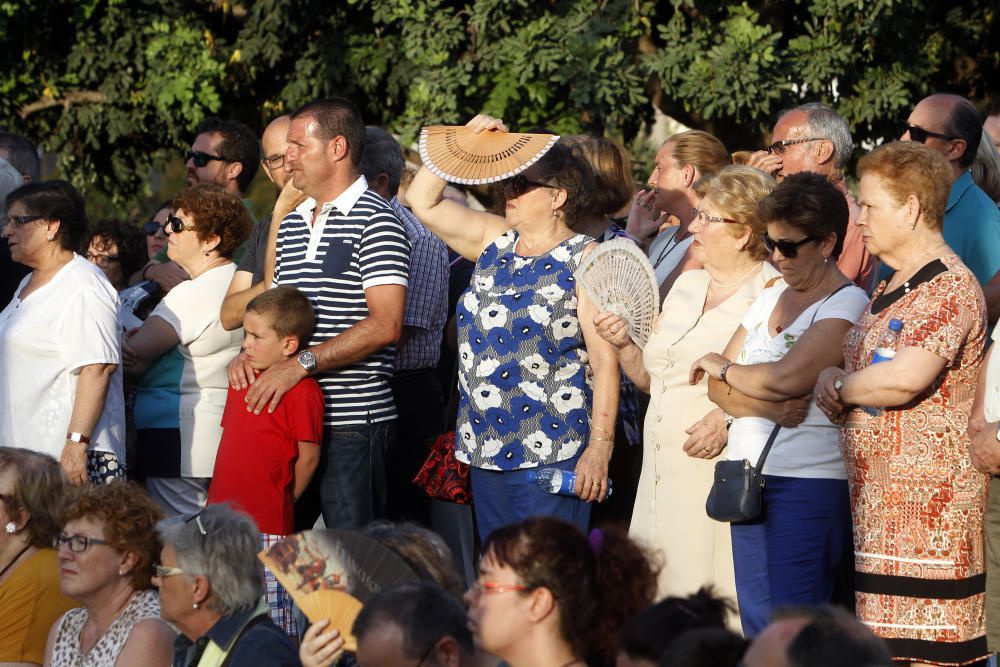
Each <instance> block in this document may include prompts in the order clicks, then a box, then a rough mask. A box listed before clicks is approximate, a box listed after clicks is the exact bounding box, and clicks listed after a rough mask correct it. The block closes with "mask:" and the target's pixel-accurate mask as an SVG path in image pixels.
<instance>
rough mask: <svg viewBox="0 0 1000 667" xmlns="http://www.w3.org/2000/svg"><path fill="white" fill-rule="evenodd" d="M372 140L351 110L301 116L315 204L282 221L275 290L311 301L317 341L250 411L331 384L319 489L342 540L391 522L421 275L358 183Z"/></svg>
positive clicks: (392, 222) (304, 161) (402, 235)
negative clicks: (413, 273) (410, 325)
mask: <svg viewBox="0 0 1000 667" xmlns="http://www.w3.org/2000/svg"><path fill="white" fill-rule="evenodd" d="M364 138H365V126H364V123H363V121H362V120H361V114H360V112H359V111H358V109H357V108H356V107H355V106H354V104H353V103H352V102H350V101H349V100H346V99H342V98H330V99H325V100H319V101H316V102H310V103H309V104H306V105H305V106H303V107H301V108H300V109H299V110H298V111H296V112H295V113H294V114H292V121H291V125H290V126H289V130H288V144H289V145H288V150H287V152H286V153H285V169H286V171H287V172H288V173H289V174H290V176H291V179H292V184H293V185H294V186H295V187H296V188H298V189H299V190H301V191H302V192H304V193H305V194H306V196H307V199H306V200H305V201H304V202H303V203H302V204H300V205H299V206H298V207H296V208H295V209H294V210H293V211H292V212H291V213H289V214H288V215H286V216H285V217H284V219H282V221H281V226H280V228H279V231H278V239H277V247H276V255H275V260H276V263H275V271H274V283H275V284H276V285H290V286H292V287H296V288H298V289H299V290H300V291H302V292H304V293H305V295H306V296H307V297H308V298H309V301H310V302H311V303H312V306H313V309H314V310H315V311H316V333H315V334H314V335H313V338H312V340H311V341H310V347H309V348H308V349H307V350H305V351H303V352H302V353H301V354H299V355H298V357H297V358H292V359H289V360H288V361H286V362H282V363H279V364H275V365H274V366H272V367H271V368H270V369H268V370H267V371H265V372H264V373H263V374H261V375H260V377H258V378H257V380H256V381H255V382H254V383H253V386H252V387H251V388H250V390H249V391H248V392H247V406H248V409H251V410H253V411H254V412H257V413H258V414H259V413H260V411H262V410H264V409H268V410H273V409H274V408H275V407H276V406H277V404H278V402H279V401H280V400H281V397H282V396H283V395H284V393H285V392H287V391H289V390H290V389H291V388H292V387H294V386H295V384H296V383H297V382H298V381H299V380H300V379H302V378H304V377H306V376H307V375H312V376H314V377H315V378H316V380H317V381H318V382H319V385H320V388H321V389H322V390H323V397H324V399H325V402H326V414H325V416H324V443H323V449H324V451H323V460H322V461H321V463H320V469H319V470H318V471H317V475H316V477H317V478H318V479H319V490H320V500H321V505H322V511H323V519H324V521H325V522H326V525H327V526H328V527H330V528H341V529H351V528H358V527H361V526H364V525H365V524H367V523H369V522H370V521H372V520H373V519H376V518H379V517H380V516H382V514H383V511H384V505H385V497H386V482H385V459H384V454H385V451H386V450H387V449H388V447H389V445H390V443H391V442H392V440H393V439H394V438H395V430H396V406H395V404H394V402H393V398H392V390H391V389H390V387H389V378H390V377H391V376H392V368H393V358H394V354H395V351H394V344H395V342H396V340H397V339H398V338H399V336H400V333H401V331H402V326H403V310H404V304H405V302H406V286H407V281H408V276H409V267H410V244H409V241H408V240H407V237H406V232H405V230H404V228H403V225H402V223H400V221H399V218H397V217H396V214H395V213H394V212H393V210H392V208H391V207H390V206H389V203H388V202H387V201H386V200H385V199H383V198H382V197H380V196H378V195H377V194H376V193H374V192H373V191H371V190H369V189H368V183H367V182H366V181H365V178H364V177H363V176H360V175H359V173H358V163H359V162H360V160H361V152H362V150H363V148H364Z"/></svg>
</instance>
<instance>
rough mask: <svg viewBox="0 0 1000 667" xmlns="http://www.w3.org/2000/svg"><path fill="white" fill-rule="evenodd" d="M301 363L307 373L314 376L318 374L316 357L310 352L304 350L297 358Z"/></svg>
mask: <svg viewBox="0 0 1000 667" xmlns="http://www.w3.org/2000/svg"><path fill="white" fill-rule="evenodd" d="M296 358H297V359H298V361H299V365H300V366H302V368H304V369H305V371H306V373H308V374H309V375H312V374H313V373H315V372H316V355H315V354H313V353H312V352H311V351H309V350H303V351H302V352H300V353H299V356H298V357H296Z"/></svg>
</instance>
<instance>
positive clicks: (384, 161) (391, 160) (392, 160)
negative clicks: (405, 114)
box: [358, 125, 405, 199]
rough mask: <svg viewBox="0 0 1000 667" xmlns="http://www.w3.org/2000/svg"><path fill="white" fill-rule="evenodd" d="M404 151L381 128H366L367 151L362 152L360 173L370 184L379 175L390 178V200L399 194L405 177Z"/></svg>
mask: <svg viewBox="0 0 1000 667" xmlns="http://www.w3.org/2000/svg"><path fill="white" fill-rule="evenodd" d="M404 166H405V165H404V163H403V149H402V147H401V146H400V145H399V142H398V141H396V139H395V138H394V137H393V136H392V135H391V134H389V133H388V132H386V131H385V130H383V129H382V128H381V127H375V126H373V125H368V126H367V127H365V149H364V150H363V151H361V162H359V163H358V171H359V172H361V174H362V175H363V176H364V177H365V179H366V180H367V181H368V182H369V183H370V182H372V181H374V180H375V179H376V178H377V177H378V175H379V174H386V175H387V176H388V177H389V198H390V199H391V198H393V197H395V196H396V193H397V192H399V181H400V179H402V177H403V167H404Z"/></svg>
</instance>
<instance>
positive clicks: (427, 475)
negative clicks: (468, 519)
mask: <svg viewBox="0 0 1000 667" xmlns="http://www.w3.org/2000/svg"><path fill="white" fill-rule="evenodd" d="M413 483H414V484H416V485H417V486H419V487H420V488H421V489H423V490H424V493H426V494H427V495H428V496H430V497H431V498H434V499H436V500H446V501H448V502H450V503H456V504H458V505H471V504H472V486H471V485H470V483H469V466H468V465H467V464H465V463H462V462H461V461H459V460H458V459H456V458H455V432H454V431H448V432H447V433H442V434H441V435H439V436H438V437H437V438H435V439H434V442H433V443H431V453H430V456H428V457H427V461H426V462H424V465H423V467H422V468H420V472H418V473H417V476H416V477H414V478H413Z"/></svg>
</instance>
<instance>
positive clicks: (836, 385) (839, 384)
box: [833, 378, 844, 391]
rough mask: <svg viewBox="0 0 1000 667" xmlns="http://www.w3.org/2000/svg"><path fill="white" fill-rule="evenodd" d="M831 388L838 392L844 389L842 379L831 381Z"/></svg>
mask: <svg viewBox="0 0 1000 667" xmlns="http://www.w3.org/2000/svg"><path fill="white" fill-rule="evenodd" d="M833 388H834V389H836V390H837V391H840V390H841V389H843V388H844V378H837V379H836V380H834V381H833Z"/></svg>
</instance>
